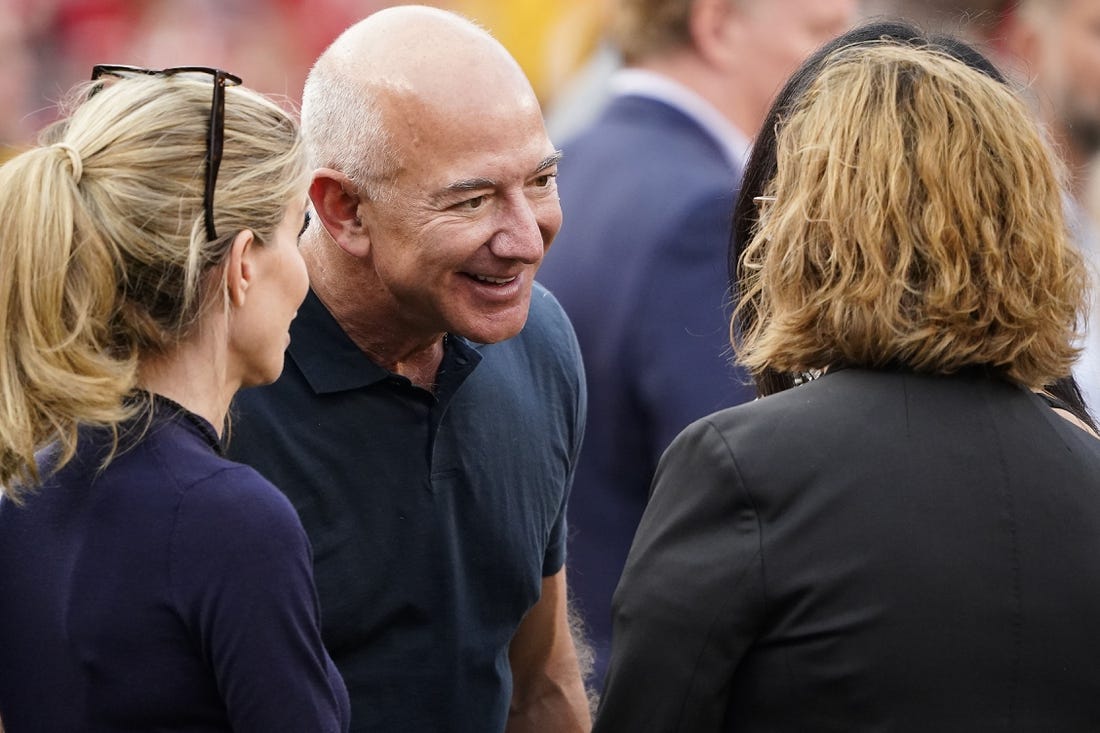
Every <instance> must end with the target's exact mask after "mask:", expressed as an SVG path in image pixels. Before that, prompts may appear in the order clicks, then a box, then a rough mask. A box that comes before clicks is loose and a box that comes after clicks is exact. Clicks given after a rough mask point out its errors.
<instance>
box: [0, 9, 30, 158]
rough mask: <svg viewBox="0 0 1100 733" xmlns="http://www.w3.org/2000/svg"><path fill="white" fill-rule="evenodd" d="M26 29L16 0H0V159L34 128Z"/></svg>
mask: <svg viewBox="0 0 1100 733" xmlns="http://www.w3.org/2000/svg"><path fill="white" fill-rule="evenodd" d="M28 33H29V28H28V26H27V20H26V18H25V16H24V14H23V13H22V12H21V10H20V8H19V7H18V5H17V4H16V2H15V0H0V99H2V100H4V102H3V105H2V106H0V163H3V162H4V161H5V160H7V159H8V158H10V157H11V156H13V155H15V153H16V152H18V150H19V149H20V148H21V147H23V146H24V145H25V144H26V143H27V142H28V141H29V138H30V136H31V134H32V133H33V132H34V131H33V129H32V123H31V120H30V119H29V117H28V112H29V105H30V104H31V93H32V73H33V71H34V60H33V57H32V56H31V53H30V47H29V39H28Z"/></svg>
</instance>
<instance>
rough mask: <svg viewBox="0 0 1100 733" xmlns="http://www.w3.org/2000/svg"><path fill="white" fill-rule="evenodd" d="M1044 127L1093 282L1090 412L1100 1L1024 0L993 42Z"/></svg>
mask: <svg viewBox="0 0 1100 733" xmlns="http://www.w3.org/2000/svg"><path fill="white" fill-rule="evenodd" d="M990 40H991V42H993V43H995V44H997V47H998V48H999V50H1001V51H1002V54H1003V56H1002V57H1003V59H1004V60H1005V62H1006V63H1007V64H1009V65H1010V66H1011V68H1013V69H1014V70H1015V71H1016V73H1017V75H1018V77H1019V80H1020V81H1021V82H1023V83H1024V84H1025V86H1026V89H1027V93H1028V96H1029V98H1030V99H1031V101H1032V102H1033V104H1034V106H1035V109H1036V111H1037V114H1038V116H1039V119H1040V120H1042V122H1043V123H1044V124H1045V126H1046V129H1047V131H1048V132H1049V134H1050V137H1051V141H1052V142H1053V144H1054V147H1055V150H1056V151H1057V152H1058V153H1059V154H1060V155H1061V157H1062V160H1063V161H1064V162H1065V165H1066V168H1067V172H1068V185H1069V193H1068V195H1067V197H1066V208H1067V213H1068V217H1069V221H1070V226H1071V227H1072V229H1073V236H1074V240H1075V241H1076V243H1077V246H1078V247H1079V249H1080V250H1081V253H1082V254H1083V255H1084V257H1085V259H1086V261H1087V262H1088V265H1089V268H1090V273H1091V276H1092V282H1093V285H1092V289H1093V294H1092V305H1091V308H1090V311H1089V326H1088V328H1087V330H1086V331H1085V335H1084V341H1083V346H1084V351H1083V352H1082V355H1081V359H1080V360H1079V361H1078V363H1077V365H1076V366H1075V367H1074V374H1075V376H1076V377H1077V381H1078V383H1079V384H1080V385H1081V390H1082V392H1083V393H1084V396H1085V401H1086V402H1087V403H1088V404H1089V406H1090V407H1095V406H1096V405H1100V220H1098V219H1095V218H1093V217H1092V216H1091V215H1090V212H1089V207H1088V206H1087V202H1086V191H1087V190H1088V181H1089V177H1090V174H1091V171H1092V167H1091V166H1093V165H1095V164H1096V161H1097V153H1100V0H1021V1H1020V2H1013V3H1007V4H1005V8H1004V11H1003V18H1002V22H1001V25H1000V27H999V28H998V29H997V30H996V32H995V33H994V35H993V36H992V37H991V39H990Z"/></svg>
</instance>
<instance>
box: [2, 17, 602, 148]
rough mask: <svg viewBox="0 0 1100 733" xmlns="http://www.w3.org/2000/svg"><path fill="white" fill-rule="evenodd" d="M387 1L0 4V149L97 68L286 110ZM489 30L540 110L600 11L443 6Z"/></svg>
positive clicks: (595, 36)
mask: <svg viewBox="0 0 1100 733" xmlns="http://www.w3.org/2000/svg"><path fill="white" fill-rule="evenodd" d="M397 4H400V3H396V2H392V0H310V1H309V2H306V1H305V0H0V60H2V62H3V73H2V74H0V95H2V98H3V99H4V105H3V107H2V109H0V143H2V144H3V145H4V146H5V147H12V146H19V145H21V144H25V143H27V142H29V141H30V140H31V139H33V136H34V133H35V132H36V131H37V130H38V129H39V128H41V127H42V125H44V124H46V123H47V122H49V121H51V120H52V119H54V117H55V116H56V115H57V109H56V103H57V101H58V100H59V99H60V98H61V97H62V96H63V94H64V93H65V91H66V90H68V89H69V88H71V87H72V86H73V85H74V84H75V83H77V82H79V81H82V80H84V79H86V78H87V75H88V73H89V72H90V70H91V67H92V66H93V65H94V64H97V63H125V64H132V65H138V66H147V67H151V68H163V67H166V66H173V65H194V64H202V65H205V66H217V67H220V68H224V69H226V70H228V71H231V72H233V73H235V74H237V75H239V76H241V77H242V78H243V79H244V80H245V83H246V84H248V85H249V86H250V87H252V88H254V89H257V90H259V91H262V92H264V93H266V94H269V95H273V96H274V97H276V98H277V99H282V100H284V101H285V102H286V103H287V104H289V105H290V106H291V107H293V106H294V105H295V104H296V102H297V100H298V99H299V97H300V94H301V89H302V83H303V82H304V80H305V75H306V72H307V71H308V70H309V66H310V64H311V63H312V62H313V59H315V58H317V56H318V54H319V53H320V52H321V51H322V50H324V48H325V47H326V46H327V45H328V44H329V43H331V42H332V40H333V39H334V38H336V36H337V35H339V33H340V31H342V30H343V29H344V28H346V27H347V26H348V25H350V24H351V23H353V22H355V21H356V20H359V19H361V18H363V17H365V16H367V15H369V14H370V13H372V12H374V11H375V10H378V9H381V8H383V7H387V6H391V5H397ZM428 4H430V5H436V6H438V7H443V8H448V9H451V10H455V11H457V12H460V13H462V14H463V15H466V16H468V17H471V18H474V19H475V20H477V21H478V22H479V23H480V24H482V25H483V26H485V27H487V28H490V29H491V30H492V31H493V33H494V35H496V36H497V38H499V39H500V40H501V42H502V43H503V44H504V45H505V46H506V47H507V48H508V50H509V51H511V52H512V54H513V55H514V56H515V57H516V58H517V59H518V60H519V62H520V64H521V65H522V66H523V67H524V69H525V71H526V72H527V74H528V76H529V78H530V79H531V81H532V84H533V85H534V87H535V90H536V92H537V93H538V94H539V96H540V98H541V99H542V100H543V102H544V103H545V102H547V101H548V100H549V99H551V98H552V97H553V96H554V95H555V94H556V92H557V91H558V90H559V89H561V88H562V87H563V86H564V85H565V84H567V83H568V81H569V79H570V78H571V77H572V75H573V73H574V71H575V70H576V69H577V68H578V67H579V66H580V64H581V63H582V61H583V60H584V59H586V58H588V56H589V55H590V54H591V52H592V50H593V48H595V46H596V45H597V43H598V41H599V36H600V29H601V27H602V18H603V15H604V13H605V11H606V7H605V6H606V5H607V4H608V3H607V2H606V0H599V1H591V0H507V1H505V0H444V1H442V2H430V3H428Z"/></svg>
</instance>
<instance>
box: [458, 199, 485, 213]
mask: <svg viewBox="0 0 1100 733" xmlns="http://www.w3.org/2000/svg"><path fill="white" fill-rule="evenodd" d="M484 203H485V197H484V196H475V197H474V198H472V199H466V200H465V201H463V202H462V203H460V204H459V207H460V208H463V209H471V210H472V209H480V208H481V206H482V204H484Z"/></svg>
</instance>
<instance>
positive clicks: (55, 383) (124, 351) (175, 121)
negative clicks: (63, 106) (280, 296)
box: [0, 76, 308, 501]
mask: <svg viewBox="0 0 1100 733" xmlns="http://www.w3.org/2000/svg"><path fill="white" fill-rule="evenodd" d="M78 95H79V98H80V99H82V100H84V101H82V102H81V103H79V105H78V106H76V108H75V110H74V111H73V112H72V113H71V116H70V117H68V118H67V119H66V120H64V121H63V122H61V123H59V124H58V125H55V126H54V127H52V128H50V129H48V130H46V131H44V133H43V136H42V142H43V145H42V146H41V147H38V148H35V149H32V150H29V151H27V152H25V153H23V154H21V155H19V156H17V157H15V158H13V159H12V160H11V161H9V162H7V163H5V164H4V165H3V166H0V221H3V222H4V230H3V234H0V262H3V263H4V266H3V268H0V328H3V331H4V337H5V342H4V348H3V349H2V350H0V485H3V486H4V487H5V489H4V490H5V493H6V494H7V495H8V496H10V497H12V498H13V499H14V500H17V501H18V500H19V494H20V492H21V490H22V487H23V486H24V485H25V484H28V483H31V482H37V481H38V480H39V478H40V477H39V467H38V464H37V462H36V458H35V454H36V452H37V451H39V450H40V449H42V448H43V447H45V446H46V445H49V444H56V446H57V449H58V450H57V451H55V452H56V453H57V455H58V456H59V459H58V460H57V462H56V464H55V465H56V467H60V466H61V465H64V463H65V462H67V461H68V460H69V459H70V458H71V457H72V455H73V453H74V451H75V449H76V442H77V431H78V428H79V427H80V426H81V425H97V426H106V427H110V428H112V429H114V430H115V431H116V436H117V434H118V433H117V431H118V426H119V424H120V423H122V422H123V421H125V420H128V419H130V418H132V417H133V416H134V413H135V412H136V410H137V409H139V407H140V406H135V405H133V404H132V403H131V402H128V401H127V395H128V394H129V393H130V392H131V391H132V390H133V389H134V388H135V386H136V383H137V374H138V365H139V363H140V362H141V361H142V359H143V358H144V357H147V356H150V355H154V354H163V353H166V352H168V351H169V350H171V349H172V348H173V347H174V346H175V345H177V344H179V343H180V342H181V341H182V340H183V339H185V338H187V337H188V335H190V334H191V333H192V331H193V329H195V328H196V325H197V324H198V323H199V321H200V318H201V316H202V314H203V313H204V309H205V308H208V307H212V305H213V303H214V302H215V301H216V300H217V298H218V296H219V295H220V294H221V289H220V288H218V287H216V285H217V280H216V278H214V277H210V275H211V274H212V273H213V272H214V271H215V270H217V269H218V267H219V266H220V265H221V264H222V262H223V259H224V257H225V255H226V253H227V252H228V250H229V246H230V244H231V243H232V241H233V238H234V237H235V236H236V234H237V233H238V232H240V231H241V230H243V229H251V230H252V231H253V232H254V233H255V235H256V237H257V239H258V240H259V241H260V242H261V243H262V242H264V241H268V240H270V238H271V237H272V235H273V234H274V232H275V229H276V228H277V226H278V225H279V223H280V222H281V220H282V219H283V216H284V214H285V211H286V207H287V205H288V204H289V202H290V200H291V198H292V196H294V195H295V193H296V192H298V191H300V190H301V186H302V185H303V183H304V180H305V177H306V176H307V175H308V173H307V168H306V162H305V155H304V152H303V149H302V144H301V140H300V136H299V133H298V127H297V124H296V123H295V122H294V120H293V119H292V118H291V117H289V116H288V115H287V114H286V113H285V112H284V111H283V110H281V109H280V108H279V107H278V106H277V105H275V104H273V103H272V102H270V101H269V100H267V99H265V98H264V97H262V96H260V95H259V94H257V93H255V92H251V91H249V90H247V89H243V88H241V87H231V88H228V89H226V102H225V145H224V153H223V157H222V162H221V168H220V172H219V176H218V182H217V187H216V196H215V198H214V218H215V226H216V230H217V232H218V233H219V237H218V239H217V240H215V241H207V240H206V231H205V225H204V219H203V186H204V175H203V171H204V165H203V160H204V156H205V154H206V139H207V129H208V123H209V119H210V103H211V81H210V80H209V79H199V78H189V77H184V76H173V77H168V78H164V77H142V78H136V79H125V80H119V81H117V82H114V83H111V84H109V85H108V86H106V87H105V88H104V89H102V91H100V92H99V93H97V94H95V95H94V96H91V97H90V98H86V99H85V97H87V95H86V94H85V93H84V90H80V91H79V92H78ZM74 98H76V95H74ZM116 440H117V437H116Z"/></svg>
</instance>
